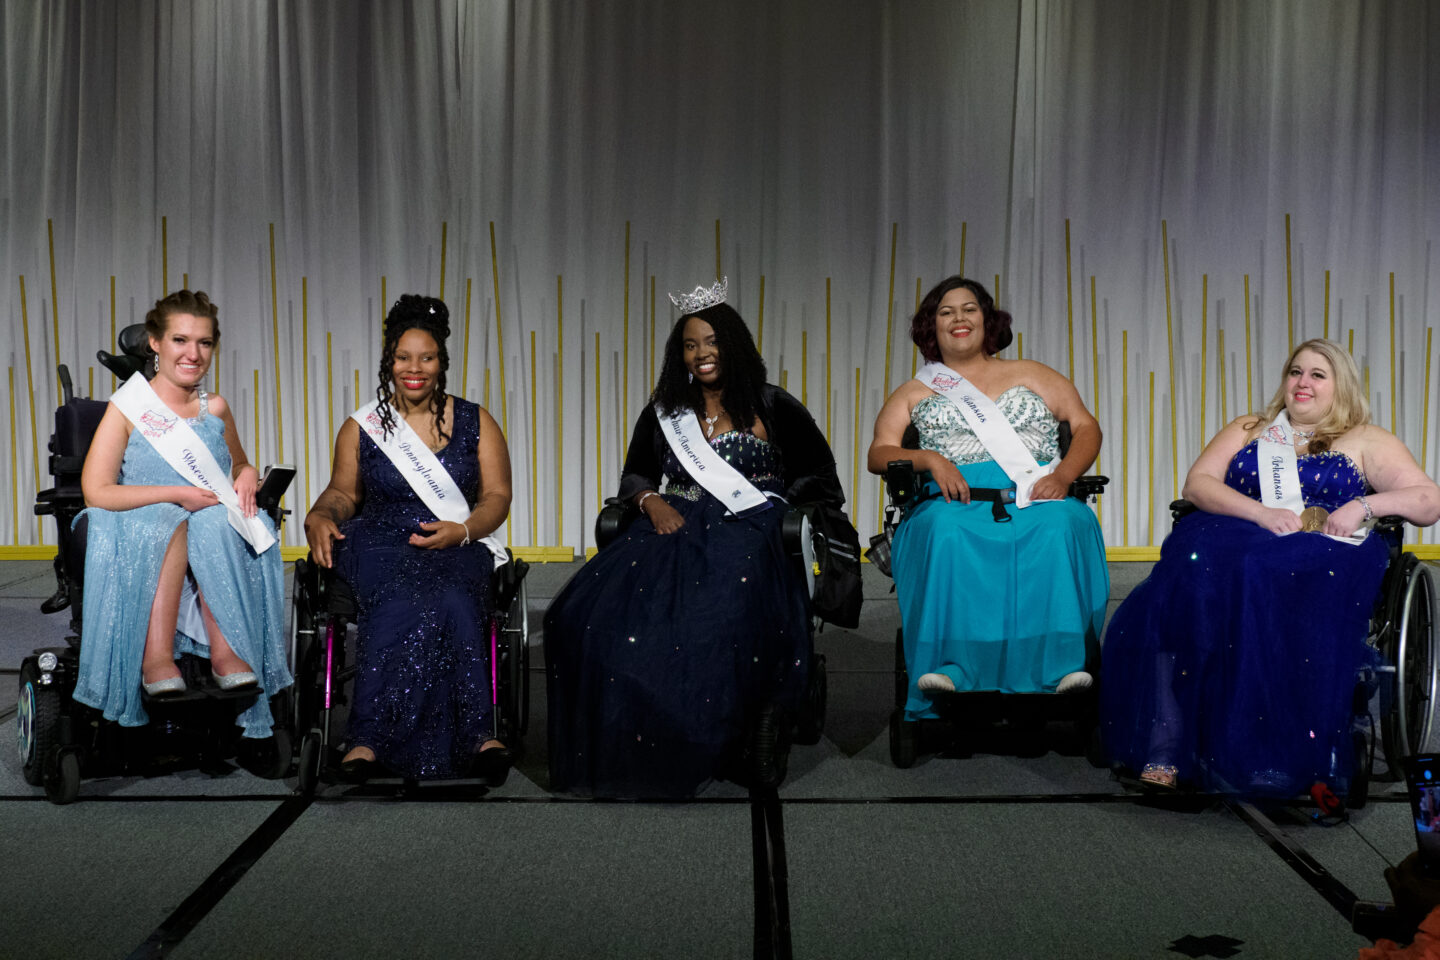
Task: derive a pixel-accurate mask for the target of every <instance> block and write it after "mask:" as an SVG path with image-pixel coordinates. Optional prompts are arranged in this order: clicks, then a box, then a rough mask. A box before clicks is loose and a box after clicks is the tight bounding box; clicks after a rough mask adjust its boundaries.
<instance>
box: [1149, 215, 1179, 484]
mask: <svg viewBox="0 0 1440 960" xmlns="http://www.w3.org/2000/svg"><path fill="white" fill-rule="evenodd" d="M1160 245H1161V247H1162V248H1163V252H1164V254H1165V347H1166V350H1167V352H1168V353H1169V355H1170V483H1171V485H1172V486H1173V487H1174V496H1175V499H1177V500H1178V499H1179V498H1180V444H1179V443H1178V442H1177V441H1178V440H1179V439H1180V433H1179V430H1178V417H1177V414H1176V411H1175V408H1176V406H1177V404H1176V403H1175V332H1174V326H1173V324H1172V322H1171V319H1170V318H1171V313H1170V225H1169V224H1168V223H1166V222H1165V221H1164V220H1161V221H1160ZM1152 417H1153V414H1152ZM1150 459H1151V460H1154V459H1155V455H1154V454H1153V453H1151V455H1150ZM1152 485H1153V484H1152ZM1152 512H1153V511H1152Z"/></svg>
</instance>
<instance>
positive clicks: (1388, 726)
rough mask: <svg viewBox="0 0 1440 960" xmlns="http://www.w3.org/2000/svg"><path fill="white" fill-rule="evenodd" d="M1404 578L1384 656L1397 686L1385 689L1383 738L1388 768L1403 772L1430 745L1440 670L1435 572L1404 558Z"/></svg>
mask: <svg viewBox="0 0 1440 960" xmlns="http://www.w3.org/2000/svg"><path fill="white" fill-rule="evenodd" d="M1397 562H1399V563H1400V564H1402V568H1401V576H1399V577H1398V578H1396V589H1395V591H1394V596H1393V597H1392V598H1387V601H1388V602H1387V607H1388V613H1389V616H1388V618H1387V619H1388V620H1389V621H1390V622H1389V624H1387V626H1389V627H1391V628H1392V629H1390V630H1389V632H1388V635H1387V638H1386V641H1385V642H1384V643H1383V644H1382V647H1381V650H1382V653H1383V654H1384V655H1385V659H1386V661H1387V663H1388V664H1390V665H1393V667H1394V669H1395V675H1394V676H1395V681H1394V683H1393V684H1387V685H1385V686H1384V687H1382V688H1381V700H1380V702H1381V708H1382V713H1381V717H1380V730H1381V738H1382V741H1383V743H1384V746H1385V761H1386V764H1387V766H1389V767H1390V768H1392V769H1393V770H1396V771H1398V769H1399V766H1400V761H1401V759H1402V758H1404V757H1410V756H1414V755H1415V754H1416V753H1421V752H1423V751H1425V750H1426V749H1427V747H1428V745H1429V743H1430V735H1431V729H1432V724H1433V719H1434V718H1433V709H1434V702H1435V696H1436V692H1437V686H1440V664H1437V662H1436V650H1435V646H1436V643H1435V639H1436V638H1435V630H1436V616H1435V613H1436V611H1435V583H1434V577H1433V575H1432V574H1431V572H1430V568H1429V567H1427V566H1426V565H1425V564H1423V563H1421V562H1420V561H1419V559H1417V558H1416V557H1415V555H1414V554H1410V553H1406V554H1401V557H1400V560H1399V561H1397Z"/></svg>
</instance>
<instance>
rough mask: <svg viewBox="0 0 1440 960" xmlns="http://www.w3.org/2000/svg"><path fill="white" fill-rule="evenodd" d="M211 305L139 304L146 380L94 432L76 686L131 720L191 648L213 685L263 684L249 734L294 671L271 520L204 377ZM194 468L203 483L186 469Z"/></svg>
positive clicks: (225, 409) (265, 730) (183, 297)
mask: <svg viewBox="0 0 1440 960" xmlns="http://www.w3.org/2000/svg"><path fill="white" fill-rule="evenodd" d="M219 316H220V309H219V307H217V306H216V305H215V304H214V303H212V302H211V301H210V298H209V297H207V296H206V295H205V294H204V293H203V292H201V291H195V292H193V293H192V292H191V291H189V290H177V291H176V292H174V293H172V294H170V295H169V296H167V297H165V298H164V299H162V300H158V301H156V303H155V308H154V309H153V310H151V311H150V312H149V313H147V314H146V315H145V329H146V332H147V333H148V334H149V338H150V349H151V350H152V351H154V376H153V379H152V380H151V381H150V382H149V383H147V382H146V381H145V378H144V376H142V375H140V374H136V375H135V376H133V377H131V378H130V379H129V380H127V381H126V383H125V385H124V386H123V387H121V388H120V389H119V390H117V391H116V392H115V395H114V396H113V397H111V400H110V403H109V404H107V405H106V408H105V416H104V417H103V418H102V419H101V421H100V426H99V428H98V429H97V430H96V431H95V437H94V439H93V440H92V441H91V443H90V451H89V453H88V454H87V455H86V457H85V467H84V470H83V472H82V473H81V479H80V485H81V489H82V490H83V491H84V494H85V503H86V505H87V506H88V507H89V509H87V510H86V511H85V512H84V513H83V514H82V516H83V517H84V518H85V521H84V522H85V523H86V524H88V527H87V530H86V541H85V598H84V605H85V610H84V616H83V618H82V619H83V623H84V636H83V641H82V643H81V647H80V675H79V677H78V679H77V682H76V685H75V699H76V700H78V701H80V702H81V703H86V704H89V705H90V706H93V707H96V708H97V709H99V710H101V711H102V712H103V713H104V715H105V717H106V718H107V719H110V720H118V721H119V722H120V723H121V725H123V726H138V725H140V724H143V723H145V722H146V720H147V716H146V713H145V709H144V706H143V705H142V696H141V694H142V691H143V693H144V695H145V696H146V697H151V698H155V699H157V700H159V699H163V698H170V697H176V696H179V695H180V694H182V693H184V692H185V689H186V681H185V679H184V678H183V677H182V676H181V671H180V666H179V664H178V663H177V662H176V659H177V657H179V656H180V655H181V654H184V653H190V654H195V655H198V656H201V657H207V658H209V660H210V667H211V671H212V676H213V679H214V683H215V685H216V686H217V687H219V688H220V689H221V690H223V691H232V692H238V691H244V690H252V691H255V692H256V693H257V694H258V695H259V696H258V697H257V699H256V701H255V703H254V705H253V706H250V707H248V708H247V709H245V710H244V711H243V712H242V713H241V714H240V717H239V719H238V723H240V724H241V725H242V726H243V727H244V728H245V736H247V737H267V736H269V735H270V728H271V719H272V718H271V714H270V706H269V701H268V698H269V696H270V695H271V694H274V693H275V692H276V691H277V690H279V689H281V688H282V687H285V686H288V685H289V683H290V672H289V670H288V668H287V667H286V662H285V629H284V627H285V622H284V603H285V590H284V574H283V571H282V566H281V560H280V548H279V547H278V546H277V545H275V542H274V541H275V536H274V534H275V527H274V524H273V523H271V521H270V519H269V518H268V517H266V516H264V515H263V514H257V512H256V509H255V493H256V489H257V487H258V482H259V473H258V471H256V469H255V468H254V467H253V466H251V465H250V464H249V463H248V462H247V460H246V458H245V451H244V450H243V449H242V448H241V446H240V438H239V434H238V432H237V431H236V429H235V420H234V417H233V416H232V415H231V413H230V406H229V404H227V403H226V402H225V401H224V400H223V399H222V398H221V397H220V396H219V395H218V394H213V393H207V392H206V391H205V389H204V386H203V384H204V381H205V375H206V373H208V372H209V369H210V359H211V357H212V356H213V355H214V352H215V347H216V344H217V343H218V342H219V340H220V320H219ZM182 424H183V426H182ZM190 431H193V434H192V433H190ZM188 436H198V439H199V440H200V441H201V442H202V443H203V444H204V451H202V455H203V460H204V461H208V463H206V462H201V461H194V458H193V454H192V453H191V451H190V450H189V448H188V444H187V443H186V442H185V440H184V439H180V438H185V437H188ZM179 447H183V448H184V449H183V450H180V449H177V448H179ZM182 454H183V455H189V456H190V457H191V460H192V461H193V462H194V463H195V467H194V468H192V469H187V468H186V467H185V466H184V463H183V460H184V456H182ZM197 469H198V470H199V471H200V475H204V476H207V477H208V480H209V486H208V488H207V487H201V486H197V485H196V484H195V483H192V482H189V480H188V477H189V476H191V475H196V474H195V470H197ZM182 471H185V472H183V473H182ZM207 471H209V473H207ZM211 474H213V475H211ZM217 491H218V493H217ZM222 496H223V500H222ZM232 507H233V509H232ZM78 522H79V519H78V518H77V523H78ZM237 527H243V528H244V529H245V530H246V532H245V533H244V534H242V533H240V532H239V530H238V529H237ZM192 679H193V678H192Z"/></svg>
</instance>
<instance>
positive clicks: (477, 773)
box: [470, 747, 515, 787]
mask: <svg viewBox="0 0 1440 960" xmlns="http://www.w3.org/2000/svg"><path fill="white" fill-rule="evenodd" d="M513 766H515V753H514V751H512V750H511V749H510V748H509V747H491V748H490V749H489V750H481V751H480V752H479V753H477V754H475V760H474V761H473V762H472V763H471V765H470V773H471V775H472V776H474V777H475V778H476V779H477V780H480V781H483V782H484V784H485V785H486V786H487V787H501V786H504V785H505V778H506V777H508V776H509V775H510V768H511V767H513Z"/></svg>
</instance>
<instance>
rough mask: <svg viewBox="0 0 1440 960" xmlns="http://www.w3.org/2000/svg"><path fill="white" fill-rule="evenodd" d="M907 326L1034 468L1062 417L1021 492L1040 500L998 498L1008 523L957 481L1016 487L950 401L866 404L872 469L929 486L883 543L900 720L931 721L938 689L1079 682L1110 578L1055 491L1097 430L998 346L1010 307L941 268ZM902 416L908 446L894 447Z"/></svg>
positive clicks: (933, 396) (1092, 524)
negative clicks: (988, 402) (888, 565)
mask: <svg viewBox="0 0 1440 960" xmlns="http://www.w3.org/2000/svg"><path fill="white" fill-rule="evenodd" d="M911 336H912V338H913V339H914V341H915V343H916V345H917V346H918V347H919V349H920V351H921V353H922V354H923V355H924V356H925V359H926V360H928V361H930V362H932V363H933V362H941V363H944V364H945V365H946V366H947V367H949V368H950V369H951V370H953V371H955V372H957V373H959V374H961V375H962V376H964V377H965V378H966V379H967V380H969V381H970V382H971V383H972V384H973V385H974V386H975V387H977V388H978V389H979V390H980V391H982V392H983V393H985V394H986V395H987V396H989V397H990V398H991V399H993V400H995V401H996V403H997V405H998V407H999V409H1000V411H1001V413H1002V414H1004V416H1005V417H1006V419H1007V420H1009V421H1010V424H1011V425H1012V426H1013V427H1014V428H1015V432H1016V434H1017V435H1018V436H1019V437H1020V440H1021V442H1022V443H1023V444H1024V446H1025V448H1026V449H1027V450H1028V451H1029V452H1030V454H1031V455H1032V456H1033V457H1034V458H1035V459H1036V461H1037V462H1039V463H1040V464H1042V465H1043V464H1047V463H1049V462H1050V461H1052V460H1054V459H1056V458H1057V457H1058V456H1059V448H1058V441H1057V431H1058V423H1059V421H1061V420H1065V421H1068V422H1069V424H1070V428H1071V431H1072V441H1071V445H1070V449H1069V452H1068V453H1067V455H1066V456H1065V457H1064V459H1063V460H1061V461H1060V463H1059V464H1057V465H1056V467H1055V469H1054V471H1053V472H1051V473H1050V474H1049V475H1048V476H1045V477H1042V478H1041V479H1040V480H1039V481H1037V482H1036V484H1035V486H1034V488H1033V492H1032V495H1033V496H1034V497H1035V498H1036V499H1037V500H1042V501H1045V502H1038V503H1032V504H1030V505H1029V506H1027V507H1025V508H1024V509H1018V508H1017V507H1015V506H1014V504H1011V505H1009V506H1007V507H1006V508H1005V510H1006V512H1007V513H1008V514H1009V516H1010V520H1009V521H1007V522H997V520H996V517H995V514H994V511H993V509H992V507H993V505H992V504H991V503H989V502H985V501H980V500H972V499H971V497H970V490H971V488H977V489H984V488H989V489H1005V488H1013V487H1014V484H1013V483H1012V482H1011V480H1010V478H1009V477H1008V476H1007V475H1006V473H1005V471H1004V470H1002V469H1001V468H1000V465H999V464H998V463H996V462H995V460H994V459H993V458H992V457H991V455H990V454H989V453H988V452H987V451H986V449H985V447H984V446H983V445H982V444H981V443H980V441H979V439H978V438H977V437H976V435H975V433H974V432H973V431H972V430H971V429H970V427H969V425H968V424H967V422H966V420H965V418H964V417H963V415H962V414H961V412H960V410H959V408H958V407H957V406H956V405H955V404H954V403H952V402H951V401H950V400H948V399H946V398H945V397H943V396H941V395H940V394H938V393H936V392H934V391H933V390H931V389H930V388H929V387H928V386H926V385H925V384H924V383H922V382H920V381H919V380H910V381H908V382H906V383H904V384H902V385H901V386H900V387H899V388H898V389H897V390H896V391H895V392H894V393H893V394H892V395H891V396H890V398H889V399H888V400H887V401H886V403H885V406H884V408H883V409H882V410H881V411H880V415H879V417H877V419H876V422H875V439H874V442H873V443H872V444H871V447H870V453H869V458H868V465H869V468H870V469H871V470H872V471H873V472H875V473H883V472H884V471H885V467H886V464H887V463H889V462H890V461H892V460H909V461H911V462H912V463H914V465H915V468H916V470H919V471H924V470H928V471H930V472H931V474H932V475H933V476H934V480H933V481H931V482H930V483H929V485H928V488H927V491H928V493H929V494H931V496H930V497H929V498H928V499H924V500H922V501H921V502H919V503H918V504H916V505H915V506H914V507H913V508H911V509H910V510H909V511H908V514H907V515H906V517H905V519H904V521H903V522H902V523H901V524H900V526H899V529H898V530H897V531H896V533H895V539H894V543H893V545H892V569H893V571H894V577H895V588H896V593H897V595H898V599H899V603H900V619H901V623H902V626H903V635H904V641H905V663H906V668H907V671H908V673H909V677H910V690H909V695H908V698H907V701H906V704H905V715H906V718H907V719H910V720H915V719H920V718H923V717H931V716H935V712H934V695H935V694H936V693H944V692H949V691H957V690H959V691H968V690H998V691H1002V692H1007V693H1035V692H1049V691H1056V690H1059V691H1062V692H1063V691H1069V690H1074V689H1083V688H1084V687H1087V686H1089V685H1090V684H1091V683H1092V682H1093V678H1092V677H1091V676H1090V675H1089V674H1088V673H1087V672H1086V671H1085V664H1086V662H1087V648H1093V647H1094V646H1096V645H1097V644H1098V640H1099V636H1100V631H1101V629H1102V628H1103V626H1104V621H1105V603H1106V600H1107V599H1108V597H1109V592H1110V577H1109V571H1108V570H1107V568H1106V565H1105V545H1104V542H1103V540H1102V538H1101V534H1100V526H1099V524H1098V523H1097V522H1096V520H1095V515H1094V514H1093V513H1092V512H1091V510H1090V508H1089V507H1088V506H1087V505H1085V504H1084V503H1082V502H1081V501H1079V500H1075V499H1073V498H1069V497H1067V496H1066V492H1067V491H1068V489H1069V486H1070V483H1071V482H1072V481H1073V480H1074V479H1075V478H1076V477H1078V476H1080V474H1082V473H1083V472H1084V471H1085V470H1086V469H1087V468H1088V467H1089V466H1090V464H1091V463H1093V462H1094V460H1095V455H1096V453H1097V452H1098V451H1099V448H1100V428H1099V425H1098V424H1097V423H1096V422H1095V418H1094V417H1092V416H1091V415H1090V412H1089V411H1088V410H1086V409H1085V404H1084V403H1083V401H1081V399H1080V396H1079V394H1078V393H1077V392H1076V390H1075V388H1074V386H1073V385H1072V384H1071V383H1070V382H1069V381H1068V380H1066V379H1065V378H1064V377H1062V376H1061V375H1060V374H1059V373H1057V372H1056V371H1054V370H1052V369H1050V368H1049V367H1047V366H1045V365H1044V364H1041V363H1037V362H1035V361H1033V360H1002V359H1000V358H999V357H997V356H996V354H997V353H998V352H999V351H1000V350H1002V349H1003V348H1004V347H1005V346H1006V345H1007V344H1009V342H1010V339H1011V335H1010V316H1009V314H1007V313H1005V312H1004V311H1003V310H997V309H995V304H994V301H993V300H992V299H991V297H990V295H989V293H988V292H986V290H985V288H984V287H983V286H982V285H980V284H979V283H977V282H975V281H973V280H967V279H964V278H961V277H951V278H949V279H947V280H945V281H942V282H941V283H940V284H938V285H937V286H936V287H935V288H934V289H933V290H931V291H930V293H929V294H928V295H927V296H926V297H925V299H924V300H923V301H922V302H921V305H920V308H919V310H918V311H917V312H916V314H915V318H914V320H913V321H912V323H911ZM912 424H913V426H914V427H915V430H916V432H918V434H919V447H920V449H918V450H916V449H910V448H908V447H905V446H903V445H902V438H903V436H904V433H905V431H906V429H907V427H909V426H911V425H912Z"/></svg>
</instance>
